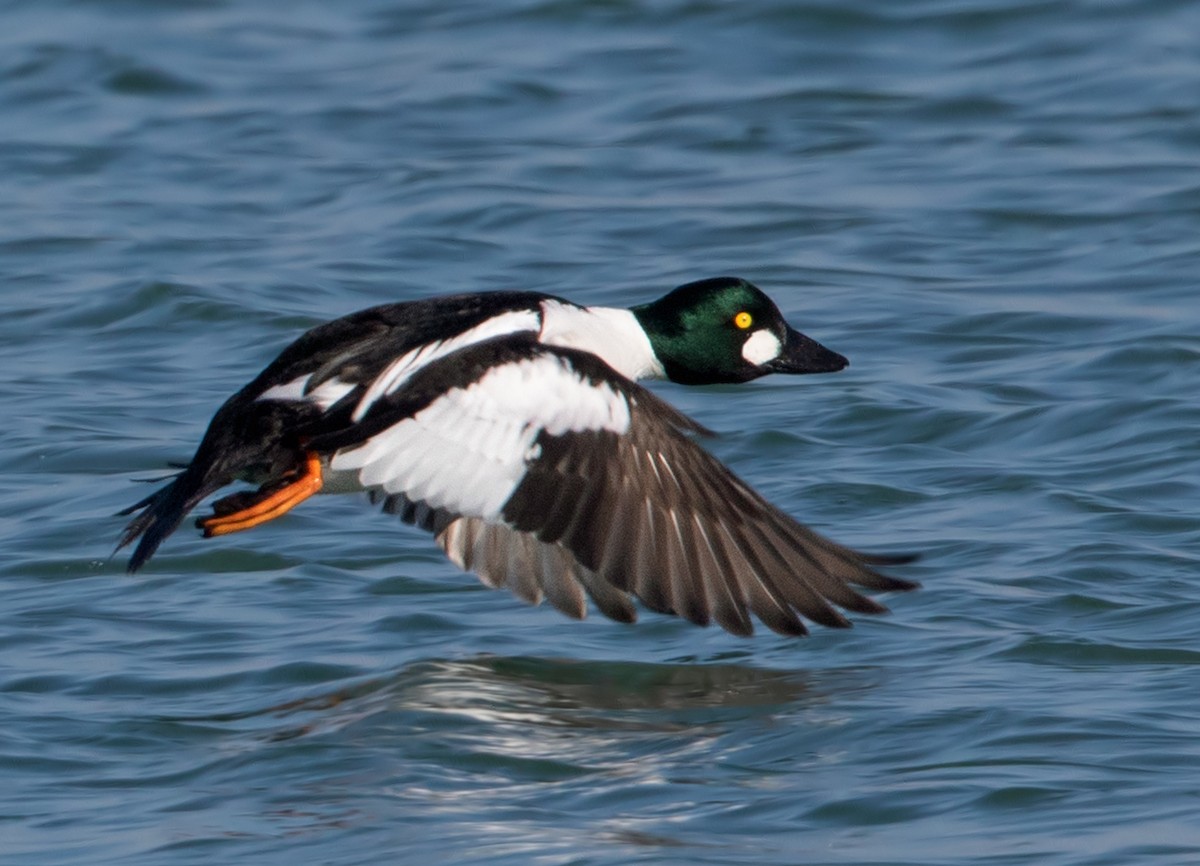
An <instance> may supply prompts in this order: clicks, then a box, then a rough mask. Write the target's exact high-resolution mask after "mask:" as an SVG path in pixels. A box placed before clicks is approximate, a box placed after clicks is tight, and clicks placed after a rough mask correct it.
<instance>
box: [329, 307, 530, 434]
mask: <svg viewBox="0 0 1200 866" xmlns="http://www.w3.org/2000/svg"><path fill="white" fill-rule="evenodd" d="M540 326H541V318H540V316H539V315H538V312H537V311H536V310H510V311H509V312H507V313H500V314H499V315H496V316H492V317H491V318H490V319H487V320H485V321H483V322H481V323H480V324H478V325H476V326H475V327H474V328H468V329H467V330H465V331H463V332H462V333H461V334H458V335H457V336H454V337H451V338H450V339H449V340H435V341H433V342H432V343H426V344H425V345H423V346H420V347H418V348H416V349H413V350H412V351H410V352H406V353H405V354H403V355H401V356H400V357H399V358H397V359H396V360H394V361H392V363H390V364H388V365H387V367H385V368H384V370H383V372H382V373H380V374H379V375H378V376H376V377H375V381H373V382H372V383H371V384H370V386H369V387H368V388H367V390H366V392H365V393H364V394H363V395H362V399H360V400H359V401H358V406H356V407H355V409H354V414H353V415H352V416H351V420H352V421H355V422H358V421H361V420H362V419H363V416H364V415H366V414H367V411H368V410H369V409H370V408H371V406H372V405H373V404H374V403H375V401H376V400H378V399H379V398H380V397H383V396H385V395H387V394H391V393H393V392H395V391H396V389H397V388H399V387H400V386H401V385H403V384H404V383H405V382H407V381H408V380H409V378H411V377H412V375H413V374H414V373H416V372H417V371H418V370H420V369H421V368H422V367H425V366H427V365H429V364H430V363H432V362H433V361H436V360H437V359H438V358H442V357H444V356H446V355H448V354H450V353H451V352H453V351H455V350H456V349H461V348H462V347H463V346H469V345H471V344H472V343H479V342H482V341H483V340H489V339H491V338H492V337H499V336H500V335H502V334H515V333H516V332H518V331H537V330H538V328H539V327H540Z"/></svg>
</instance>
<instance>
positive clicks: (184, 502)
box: [113, 470, 221, 573]
mask: <svg viewBox="0 0 1200 866" xmlns="http://www.w3.org/2000/svg"><path fill="white" fill-rule="evenodd" d="M220 486H221V484H220V483H218V484H211V483H209V482H207V481H206V480H205V479H204V478H203V477H201V476H199V474H198V473H195V472H192V471H190V470H184V471H183V472H181V473H179V474H178V475H176V476H175V480H174V481H172V482H171V483H170V484H168V485H167V486H166V487H163V488H161V489H159V490H156V491H155V492H154V493H151V494H150V495H149V496H147V497H146V498H145V499H143V500H141V501H140V502H137V503H135V504H134V505H131V506H130V507H129V508H126V509H123V510H122V511H120V512H118V514H120V515H122V516H125V515H129V514H133V513H134V512H135V511H136V512H140V513H139V514H138V515H137V516H136V517H134V518H133V520H131V521H129V524H128V525H127V526H126V527H125V531H124V532H123V533H121V538H120V540H119V541H118V542H117V546H116V549H115V550H114V551H113V552H114V553H115V552H116V551H117V550H120V549H121V548H122V547H125V546H126V545H128V544H131V543H133V542H134V541H137V540H138V539H139V538H140V539H141V541H139V542H138V546H137V547H136V548H134V551H133V556H131V557H130V558H129V571H130V572H131V573H132V572H135V571H137V570H138V569H139V568H141V567H142V566H143V565H145V564H146V563H147V562H148V561H149V560H150V557H151V556H153V555H154V552H155V551H156V550H158V546H159V545H160V544H162V543H163V541H164V540H166V538H167V536H168V535H170V534H171V533H172V532H174V531H175V530H176V529H177V528H178V527H179V524H180V523H182V522H183V518H184V517H186V516H187V513H188V512H189V511H191V510H192V508H193V507H195V505H196V503H197V502H199V501H200V500H201V499H203V498H204V497H205V496H207V495H208V494H209V493H211V492H212V491H213V490H215V489H217V488H218V487H220Z"/></svg>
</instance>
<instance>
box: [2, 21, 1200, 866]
mask: <svg viewBox="0 0 1200 866" xmlns="http://www.w3.org/2000/svg"><path fill="white" fill-rule="evenodd" d="M1198 33H1200V6H1198V5H1197V4H1195V3H1189V2H1184V0H1140V2H1133V0H1114V2H1104V3H1099V2H1061V3H1054V2H1037V0H966V2H963V0H915V2H904V3H900V2H892V0H846V2H840V3H826V2H812V0H800V2H783V0H766V2H754V3H749V2H746V3H743V2H733V0H727V2H722V0H708V2H701V0H504V2H483V0H476V2H469V0H468V2H461V3H434V2H426V0H411V2H383V0H350V2H341V3H326V2H304V0H301V2H292V3H287V4H283V3H271V2H266V0H176V2H152V0H38V2H33V0H10V2H6V3H3V4H0V129H2V130H3V134H2V135H0V370H3V375H0V406H3V407H4V408H5V412H4V422H3V424H0V466H2V470H3V471H2V472H0V528H2V534H0V592H2V594H3V604H2V605H0V648H2V654H0V770H2V775H3V779H4V784H3V785H0V862H3V863H4V864H6V866H7V864H13V866H17V864H20V866H74V864H80V866H83V864H87V866H94V864H108V863H114V864H116V863H120V864H130V866H151V864H154V866H158V864H162V866H184V864H213V863H244V864H268V866H270V864H281V866H296V864H331V866H348V864H379V863H413V864H430V863H456V864H476V863H478V864H483V863H486V864H512V866H517V864H521V866H525V864H530V863H536V864H578V866H584V864H586V866H594V864H628V863H656V864H658V863H662V864H676V863H677V864H793V863H795V864H799V863H803V864H889V866H892V864H921V866H938V864H946V866H970V864H979V866H985V864H986V866H1015V864H1037V866H1085V864H1086V866H1101V864H1112V866H1128V864H1137V863H1150V862H1153V863H1164V864H1195V863H1197V862H1200V784H1198V782H1197V779H1200V741H1198V738H1197V735H1196V734H1197V715H1198V710H1200V530H1198V527H1197V517H1196V510H1197V509H1196V504H1197V502H1198V501H1200V497H1198V493H1200V489H1198V482H1200V473H1198V470H1200V436H1198V435H1197V431H1198V430H1200V404H1198V402H1197V393H1198V381H1200V375H1198V374H1200V300H1198V298H1200V294H1198V292H1197V286H1196V283H1197V274H1198V273H1200V50H1198V44H1200V43H1198V42H1197V34H1198ZM723 273H734V274H739V275H741V276H744V277H747V278H749V279H751V280H753V281H754V282H756V283H758V284H759V285H761V286H763V287H764V288H765V289H767V290H768V291H769V292H770V293H771V294H772V295H773V296H774V297H775V298H776V299H777V300H778V301H779V303H780V306H781V307H782V308H783V309H784V311H785V312H786V314H787V315H788V317H789V319H790V320H791V321H792V322H793V323H794V324H796V325H797V326H798V327H800V328H801V329H802V330H804V331H806V332H807V333H809V334H810V335H812V336H814V337H816V338H817V339H819V340H821V341H822V342H824V343H826V344H827V345H829V346H831V347H832V348H835V349H836V350H838V351H840V352H843V353H844V354H846V355H847V356H849V358H850V359H851V366H850V368H849V369H848V370H847V371H845V372H844V373H841V374H838V375H837V376H820V377H816V376H814V377H804V378H801V379H794V378H793V379H784V378H783V377H775V378H773V379H767V380H763V381H761V382H758V383H755V384H753V385H749V386H745V387H711V388H699V389H686V388H683V387H679V386H672V385H660V386H656V390H657V392H658V393H659V394H661V395H663V396H664V397H666V398H667V399H668V400H670V401H671V402H672V403H674V404H675V405H677V406H679V407H681V408H682V409H684V410H685V411H687V412H689V413H691V414H693V415H694V416H696V417H697V418H698V419H699V420H700V421H702V422H703V423H704V424H706V425H708V426H710V427H713V428H715V429H717V430H719V431H720V432H721V433H722V434H723V435H722V437H721V438H719V439H717V440H715V441H714V442H712V443H711V445H710V447H711V448H712V449H713V450H714V452H715V453H716V454H717V455H718V456H719V457H721V458H722V459H723V460H724V461H726V462H727V463H728V464H730V465H731V466H732V467H733V468H734V469H735V470H736V471H737V472H738V473H740V474H741V475H743V476H744V477H745V478H747V479H748V480H749V481H750V482H752V483H753V484H754V485H755V486H756V487H758V488H759V489H760V490H761V491H762V492H763V493H765V494H766V495H767V496H768V497H769V498H771V499H772V501H774V502H776V503H778V504H779V505H780V506H781V507H783V508H784V509H786V510H787V511H788V512H789V513H792V514H794V515H796V516H797V517H798V518H799V519H801V520H803V521H804V522H806V523H808V524H809V525H811V526H813V527H814V528H815V529H817V530H819V531H821V532H823V533H825V534H827V535H829V536H831V537H833V538H835V539H837V540H839V541H842V542H843V543H846V544H850V545H853V546H857V547H860V548H864V549H870V550H882V551H892V550H899V551H909V550H911V551H920V552H922V553H923V558H922V559H921V561H920V562H919V563H917V564H916V565H913V566H906V567H904V568H903V569H899V570H897V573H899V574H902V575H903V576H905V577H909V578H912V579H917V580H920V581H922V582H923V584H924V587H925V588H924V589H923V590H921V591H920V592H918V593H911V594H906V595H903V596H893V597H891V598H889V599H887V603H888V604H889V606H890V607H891V608H892V610H893V613H892V615H891V616H890V617H886V618H863V617H858V622H857V624H856V628H855V629H854V630H852V631H849V632H844V631H839V632H831V631H827V630H825V631H821V632H820V633H814V634H813V635H812V636H811V637H809V638H807V639H802V640H796V639H785V638H781V637H778V636H775V635H773V634H770V633H763V634H759V635H757V636H756V637H754V638H753V639H750V640H745V639H738V638H735V637H732V636H730V635H727V634H724V633H722V632H720V631H718V630H716V629H698V628H696V627H694V626H691V625H688V624H686V623H681V622H678V621H676V620H673V619H670V618H666V617H662V616H657V615H654V614H649V613H647V614H645V615H643V616H642V618H641V622H640V623H639V624H638V625H636V626H633V627H628V626H622V625H618V624H615V623H612V622H608V621H606V620H604V619H603V617H600V616H597V615H593V616H592V617H590V618H589V619H587V620H586V621H584V622H582V623H577V622H572V621H569V620H567V619H565V618H563V617H561V616H560V615H558V614H557V613H555V612H554V611H553V610H550V609H547V608H528V607H525V606H524V605H522V604H521V603H520V602H519V601H517V600H515V599H513V598H511V597H509V596H508V595H507V594H502V593H497V592H494V591H491V590H487V589H485V588H483V587H482V586H481V585H479V583H478V582H477V581H476V580H475V579H474V578H473V577H471V576H469V575H464V574H461V573H459V572H458V571H457V570H456V569H455V568H454V567H453V566H452V565H450V564H449V563H447V562H446V561H445V560H444V558H443V557H442V556H441V555H440V553H439V551H438V550H437V548H436V547H435V546H434V545H433V544H432V542H431V541H430V540H429V539H428V538H426V537H424V536H423V535H422V534H421V533H419V532H416V531H414V530H411V529H408V528H406V527H403V526H401V525H399V524H398V523H397V522H396V521H395V519H394V518H391V517H389V516H387V515H383V514H380V513H378V512H377V511H376V510H375V509H372V508H370V507H368V506H367V505H366V504H365V503H364V502H363V501H361V500H359V499H357V498H355V497H342V498H335V497H329V498H323V499H322V501H320V502H316V501H314V502H311V503H307V504H305V505H304V506H302V507H301V508H299V509H297V510H296V511H294V512H293V513H291V514H289V515H288V516H287V517H286V518H284V519H282V520H278V521H275V522H273V523H271V524H269V525H266V526H264V527H261V528H259V529H256V530H255V531H254V532H251V533H246V534H244V535H238V536H233V537H229V538H224V539H217V540H210V541H205V540H202V539H200V538H199V537H198V535H197V534H196V533H195V531H194V530H192V529H190V528H187V527H185V529H184V530H182V531H180V532H179V533H178V534H177V535H176V536H174V537H172V538H171V539H170V540H169V541H168V542H167V544H166V545H165V546H164V547H163V549H162V550H161V552H160V554H159V556H158V557H157V558H156V559H155V560H154V561H153V562H152V563H151V565H150V567H148V568H147V569H146V570H145V571H144V572H142V573H140V574H139V575H137V576H136V577H130V576H128V575H126V574H125V571H124V561H123V559H122V558H121V557H120V556H118V557H115V558H114V557H112V556H110V553H111V551H112V547H113V544H114V542H115V540H116V538H117V536H118V534H119V532H120V529H121V526H122V521H121V520H120V519H119V518H117V517H114V513H115V512H116V511H117V510H118V509H120V508H122V507H124V506H126V505H129V504H131V503H132V502H133V501H135V500H136V499H137V498H140V497H141V496H143V495H145V493H146V492H147V491H148V489H149V488H148V487H147V485H146V484H144V483H137V482H140V481H142V480H144V479H148V478H155V477H160V476H162V475H163V474H165V473H166V472H168V471H170V470H169V468H168V464H169V463H170V462H171V461H179V460H186V459H187V458H188V457H189V456H190V454H191V450H192V449H193V448H194V446H195V444H196V442H197V440H198V438H199V436H200V435H201V433H202V432H203V429H204V426H205V424H206V423H207V421H208V419H209V417H210V416H211V414H212V412H213V411H214V410H215V409H216V407H217V406H218V405H219V404H220V402H221V401H222V400H223V399H224V398H225V397H226V396H227V395H228V394H230V393H232V392H233V391H234V390H235V389H237V388H238V387H240V386H241V385H242V384H243V383H244V382H245V381H247V380H248V379H249V378H250V377H251V376H252V375H253V374H254V373H256V372H257V371H258V369H259V368H260V367H261V366H262V365H263V364H265V363H266V362H267V361H268V360H270V358H271V357H273V355H274V354H275V353H276V352H277V351H278V350H279V349H280V348H281V347H282V346H284V345H286V343H287V342H288V341H289V340H291V339H292V338H293V337H295V336H296V335H297V334H299V333H300V332H301V331H302V330H304V329H305V328H307V327H310V326H312V325H314V324H317V323H318V322H321V321H324V320H326V319H329V318H332V317H334V316H337V315H341V314H344V313H347V312H350V311H352V310H355V309H358V308H361V307H365V306H368V305H371V304H375V303H381V302H385V301H396V300H404V299H412V298H421V297H430V296H436V295H439V294H444V293H449V292H459V291H478V290H487V289H501V288H524V289H535V290H541V291H548V292H553V293H556V294H561V295H563V296H566V297H569V298H571V299H572V300H576V301H580V302H584V303H598V304H613V305H628V304H634V303H638V302H642V301H645V300H647V299H650V298H653V297H655V296H657V295H659V294H661V293H662V292H664V291H665V290H667V289H669V288H671V287H673V286H674V285H676V284H678V283H681V282H684V281H687V280H691V279H696V278H700V277H705V276H711V275H716V274H723Z"/></svg>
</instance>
